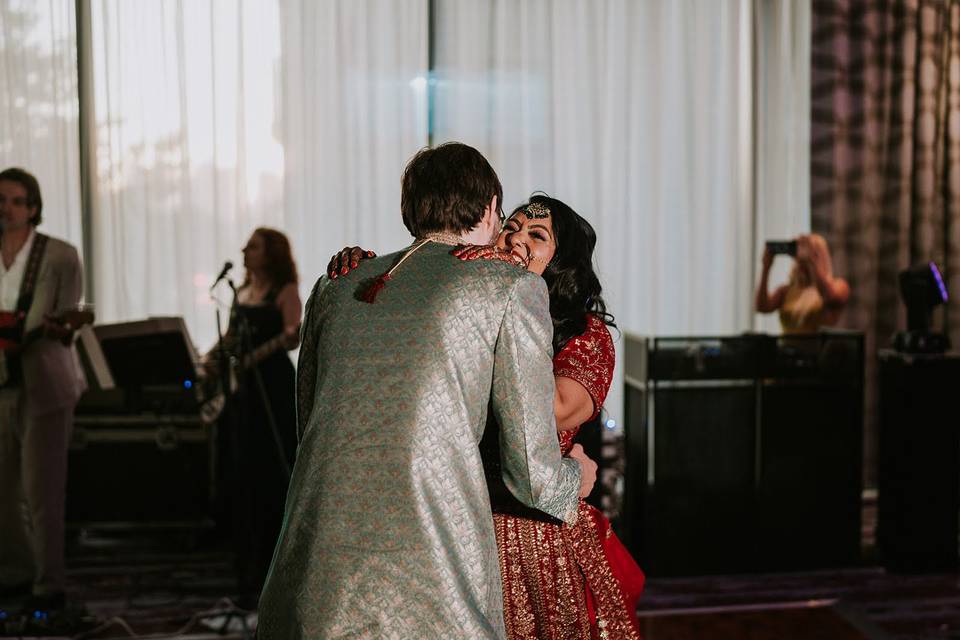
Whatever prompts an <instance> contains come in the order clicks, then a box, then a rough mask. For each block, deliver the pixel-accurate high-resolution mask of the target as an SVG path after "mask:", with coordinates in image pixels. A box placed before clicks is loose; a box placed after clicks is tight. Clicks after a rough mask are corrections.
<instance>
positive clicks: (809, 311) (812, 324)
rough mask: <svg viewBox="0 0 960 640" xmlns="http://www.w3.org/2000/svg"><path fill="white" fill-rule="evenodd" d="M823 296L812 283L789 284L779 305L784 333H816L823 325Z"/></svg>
mask: <svg viewBox="0 0 960 640" xmlns="http://www.w3.org/2000/svg"><path fill="white" fill-rule="evenodd" d="M823 315H824V304H823V296H821V295H820V292H819V291H818V290H817V288H816V287H815V286H813V285H810V286H807V287H801V286H799V285H795V284H791V285H790V286H789V287H788V288H787V294H786V297H785V298H784V300H783V304H782V305H781V306H780V327H781V328H782V329H783V333H785V334H788V335H789V334H799V333H817V332H818V331H820V327H821V326H823Z"/></svg>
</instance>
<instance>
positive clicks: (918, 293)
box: [893, 262, 950, 353]
mask: <svg viewBox="0 0 960 640" xmlns="http://www.w3.org/2000/svg"><path fill="white" fill-rule="evenodd" d="M899 281H900V297H901V298H903V303H904V304H905V305H906V307H907V330H906V331H901V332H900V333H898V334H897V335H896V336H894V340H893V344H894V347H896V349H897V350H898V351H905V352H908V353H943V352H944V351H946V350H947V349H948V348H949V347H950V340H949V339H948V338H947V336H945V335H944V334H942V333H936V332H934V331H932V330H931V327H932V325H933V310H934V309H935V308H936V307H937V306H938V305H941V304H944V303H946V302H947V300H949V299H950V297H949V295H948V294H947V286H946V284H945V283H944V281H943V276H942V275H941V274H940V269H938V268H937V265H936V263H934V262H929V263H927V264H924V265H920V266H917V267H913V268H910V269H906V270H904V271H901V272H900V276H899Z"/></svg>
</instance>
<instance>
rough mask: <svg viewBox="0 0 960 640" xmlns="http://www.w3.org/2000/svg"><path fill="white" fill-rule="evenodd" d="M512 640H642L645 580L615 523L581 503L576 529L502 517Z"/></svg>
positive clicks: (497, 518) (497, 519) (498, 521)
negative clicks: (640, 621)
mask: <svg viewBox="0 0 960 640" xmlns="http://www.w3.org/2000/svg"><path fill="white" fill-rule="evenodd" d="M494 525H495V527H494V528H495V530H496V534H497V548H498V551H499V553H500V574H501V576H502V578H503V605H504V618H505V620H506V625H507V636H508V637H509V638H510V639H511V640H528V639H529V640H534V639H538V638H542V639H550V640H566V639H569V638H594V639H599V640H613V639H619V638H629V639H639V638H640V632H639V630H638V624H637V616H636V608H637V600H639V598H640V593H641V592H642V591H643V583H644V579H645V578H644V575H643V571H641V570H640V567H639V566H637V563H636V562H635V561H634V560H633V558H632V557H631V556H630V554H629V553H628V552H627V550H626V549H625V548H624V546H623V545H622V544H621V543H620V540H619V539H618V538H617V536H616V534H614V533H613V531H612V530H611V529H610V522H609V521H608V520H607V519H606V518H605V517H604V516H603V514H602V513H600V512H599V511H598V510H597V509H595V508H594V507H591V506H590V505H588V504H587V503H585V502H583V501H582V500H581V501H580V511H579V514H578V518H577V523H576V524H575V525H562V526H561V525H555V524H549V523H546V522H539V521H536V520H528V519H526V518H518V517H515V516H509V515H502V514H494Z"/></svg>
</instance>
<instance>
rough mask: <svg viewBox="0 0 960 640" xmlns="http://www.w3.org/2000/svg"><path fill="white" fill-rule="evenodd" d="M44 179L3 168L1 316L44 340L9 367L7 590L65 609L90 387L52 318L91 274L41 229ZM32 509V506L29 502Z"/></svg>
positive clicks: (3, 504)
mask: <svg viewBox="0 0 960 640" xmlns="http://www.w3.org/2000/svg"><path fill="white" fill-rule="evenodd" d="M42 211H43V200H42V198H41V195H40V185H39V184H38V182H37V180H36V178H34V177H33V176H32V175H31V174H29V173H28V172H26V171H24V170H23V169H18V168H10V169H6V170H4V171H2V172H0V225H2V231H0V254H2V260H0V312H7V314H6V315H7V317H8V318H9V317H11V314H12V316H13V317H15V318H16V317H19V318H22V320H21V321H20V323H19V325H18V330H19V329H22V331H23V333H24V334H25V335H26V334H31V333H34V334H36V333H37V332H36V331H34V330H35V329H38V328H39V329H41V330H42V337H40V338H39V339H37V340H35V341H32V342H31V343H29V344H25V346H24V347H23V350H22V352H21V354H20V356H19V357H18V358H13V357H7V354H4V357H3V362H2V366H0V523H2V525H0V594H3V595H7V596H15V595H23V596H30V595H31V594H32V598H31V600H30V606H31V607H35V608H38V609H48V610H49V609H53V610H55V609H59V608H62V607H63V605H64V586H65V577H64V502H65V497H66V477H67V447H68V444H69V439H70V431H71V428H72V426H73V410H74V407H75V405H76V403H77V399H78V398H79V396H80V393H81V391H82V390H83V389H82V387H83V385H82V382H81V378H80V376H79V375H78V371H77V367H76V359H75V357H74V354H73V353H72V347H71V346H70V344H69V339H68V338H69V337H70V331H71V329H70V327H62V326H59V325H57V324H56V323H55V322H53V321H52V318H53V317H54V316H56V315H57V314H59V313H61V312H63V311H67V310H71V309H74V308H76V306H77V304H78V303H79V302H80V295H81V291H82V281H83V271H82V267H81V265H80V258H79V256H78V255H77V250H76V249H75V248H74V247H73V246H72V245H70V244H68V243H66V242H63V241H61V240H57V239H54V238H50V237H49V236H46V235H44V234H41V233H39V232H37V231H36V226H37V225H38V224H40V221H41V219H42V218H41V214H42ZM24 505H26V508H24Z"/></svg>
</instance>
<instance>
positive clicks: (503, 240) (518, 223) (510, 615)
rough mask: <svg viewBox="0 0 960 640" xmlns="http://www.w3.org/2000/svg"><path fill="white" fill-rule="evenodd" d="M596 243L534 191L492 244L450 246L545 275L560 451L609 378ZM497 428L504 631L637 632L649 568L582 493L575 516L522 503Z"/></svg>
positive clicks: (495, 475)
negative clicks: (501, 454) (507, 473)
mask: <svg viewBox="0 0 960 640" xmlns="http://www.w3.org/2000/svg"><path fill="white" fill-rule="evenodd" d="M595 245H596V235H595V233H594V231H593V228H592V227H591V226H590V224H589V223H588V222H587V221H586V220H584V219H583V218H581V217H580V216H579V215H577V214H576V213H575V212H574V211H573V210H572V209H571V208H570V207H568V206H566V205H565V204H564V203H562V202H560V201H559V200H555V199H553V198H548V197H546V196H542V195H535V196H533V197H532V198H531V199H530V202H528V203H527V204H525V205H523V206H521V207H519V208H517V209H516V210H515V211H514V212H513V214H512V215H511V216H510V217H509V218H508V219H507V221H506V222H505V224H504V227H503V231H501V233H500V236H499V238H498V240H497V245H496V247H494V248H491V247H477V248H466V249H460V250H457V251H455V252H454V253H455V254H456V255H459V256H460V257H461V258H464V259H475V258H488V259H489V258H493V259H497V258H499V259H508V260H509V259H511V256H512V257H516V258H519V259H521V260H522V261H523V262H526V263H527V265H528V266H527V268H528V269H529V270H530V271H532V272H534V273H537V274H540V275H542V276H543V278H544V279H545V280H546V282H547V287H548V289H549V292H550V313H551V316H552V317H553V326H554V339H553V345H554V358H553V368H554V375H555V376H556V383H557V395H556V399H555V401H554V406H555V409H556V413H557V428H558V430H559V432H560V433H559V436H560V448H561V451H562V452H563V454H564V455H566V454H567V453H569V451H570V449H571V448H572V446H573V445H572V442H573V439H574V437H575V436H576V434H577V432H578V431H579V429H580V425H582V424H584V423H585V422H589V421H590V420H592V419H593V418H595V417H596V416H597V414H598V413H599V412H600V407H601V406H602V405H603V401H604V398H606V395H607V392H608V391H609V389H610V383H611V380H612V378H613V367H614V362H615V353H614V349H613V341H612V339H611V337H610V332H609V331H608V330H607V324H608V323H611V316H610V315H609V314H607V313H606V310H605V306H604V303H603V300H602V299H601V297H600V291H601V287H600V282H599V280H598V279H597V276H596V274H595V273H594V271H593V264H592V258H593V249H594V246H595ZM496 435H497V429H496V423H495V422H494V421H492V420H488V427H487V434H486V435H485V436H484V442H483V443H481V448H483V449H484V450H485V451H484V453H485V455H484V459H485V464H487V481H488V484H489V485H490V490H491V502H492V504H493V509H494V521H495V531H496V534H497V546H498V549H499V552H500V571H501V575H502V577H503V600H504V618H505V620H506V625H507V635H508V636H509V637H510V638H511V640H520V639H524V640H526V639H528V638H529V639H533V638H539V639H548V638H549V639H557V640H560V639H566V638H602V639H604V640H608V639H610V640H612V639H614V638H639V637H640V633H639V629H638V624H637V617H636V606H637V600H638V599H639V598H640V593H641V591H642V590H643V583H644V575H643V571H641V570H640V567H639V566H637V563H636V562H635V561H634V560H633V558H632V557H631V556H630V554H629V553H628V552H627V550H626V549H625V548H624V546H623V545H622V544H621V542H620V540H619V539H618V538H617V536H616V535H615V534H614V533H613V531H612V529H611V528H610V522H609V521H608V520H607V518H606V517H604V515H603V514H602V513H600V511H598V510H597V509H596V508H594V507H592V506H590V505H588V504H587V503H586V502H584V501H583V500H581V501H580V512H579V517H578V518H577V522H576V524H574V525H567V524H563V523H560V522H559V521H556V520H553V519H552V518H550V517H549V516H546V515H544V514H542V513H540V512H538V511H534V510H532V509H529V508H527V507H524V506H523V505H521V504H520V503H519V502H518V501H517V500H516V499H514V498H513V497H512V495H510V493H509V491H507V489H506V487H505V486H504V484H503V480H502V478H501V477H500V471H499V465H498V462H497V461H498V460H499V458H498V455H497V454H496V440H497V437H496ZM491 450H492V453H491Z"/></svg>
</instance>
